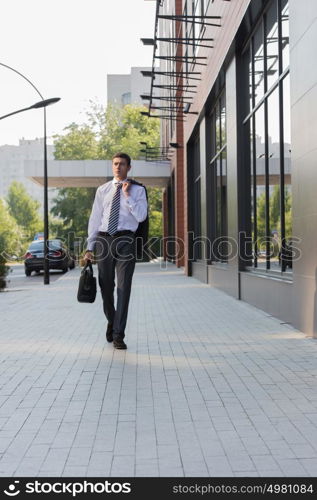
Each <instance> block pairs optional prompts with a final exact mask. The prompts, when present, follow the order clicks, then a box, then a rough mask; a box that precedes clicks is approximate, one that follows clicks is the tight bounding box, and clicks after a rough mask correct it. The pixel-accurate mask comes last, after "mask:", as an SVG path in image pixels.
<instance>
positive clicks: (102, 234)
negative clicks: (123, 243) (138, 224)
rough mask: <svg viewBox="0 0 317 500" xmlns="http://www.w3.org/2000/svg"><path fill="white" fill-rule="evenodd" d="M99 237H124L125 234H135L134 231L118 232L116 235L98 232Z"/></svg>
mask: <svg viewBox="0 0 317 500" xmlns="http://www.w3.org/2000/svg"><path fill="white" fill-rule="evenodd" d="M98 234H99V236H112V237H114V236H124V235H125V234H130V235H131V234H134V232H133V231H129V230H123V231H117V232H116V233H114V234H110V233H107V231H99V232H98Z"/></svg>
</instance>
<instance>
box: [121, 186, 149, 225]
mask: <svg viewBox="0 0 317 500" xmlns="http://www.w3.org/2000/svg"><path fill="white" fill-rule="evenodd" d="M126 202H127V204H128V206H129V210H130V213H131V214H132V215H133V216H134V217H135V219H136V220H137V221H138V222H143V221H144V220H145V219H146V216H147V211H148V206H147V199H146V194H145V188H144V187H142V189H138V193H137V195H136V197H135V199H133V198H132V197H131V196H127V197H126Z"/></svg>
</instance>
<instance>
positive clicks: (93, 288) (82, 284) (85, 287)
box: [77, 261, 97, 303]
mask: <svg viewBox="0 0 317 500" xmlns="http://www.w3.org/2000/svg"><path fill="white" fill-rule="evenodd" d="M96 293H97V285H96V278H95V277H94V272H93V269H92V265H91V262H90V261H88V262H87V263H86V265H85V267H84V268H83V270H82V272H81V275H80V279H79V285H78V292H77V300H78V302H89V303H92V302H94V301H95V298H96Z"/></svg>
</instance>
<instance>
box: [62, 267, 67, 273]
mask: <svg viewBox="0 0 317 500" xmlns="http://www.w3.org/2000/svg"><path fill="white" fill-rule="evenodd" d="M67 271H68V267H67V266H66V267H63V269H62V273H63V274H65V273H67Z"/></svg>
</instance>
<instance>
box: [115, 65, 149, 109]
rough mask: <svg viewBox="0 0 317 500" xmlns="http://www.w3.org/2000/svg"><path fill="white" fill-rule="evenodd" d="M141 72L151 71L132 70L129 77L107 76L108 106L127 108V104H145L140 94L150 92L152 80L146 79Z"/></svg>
mask: <svg viewBox="0 0 317 500" xmlns="http://www.w3.org/2000/svg"><path fill="white" fill-rule="evenodd" d="M141 71H151V68H147V67H134V68H131V73H130V74H129V75H108V76H107V101H108V104H116V105H119V106H125V105H126V104H144V103H143V101H142V99H141V97H140V94H145V93H149V92H150V84H151V79H150V78H144V77H143V76H142V73H141Z"/></svg>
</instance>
